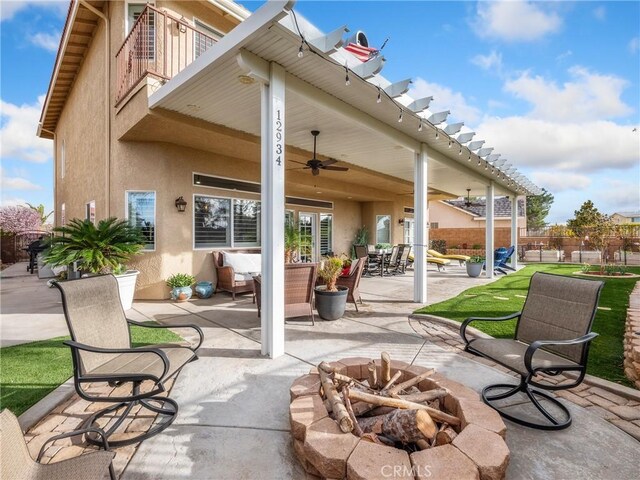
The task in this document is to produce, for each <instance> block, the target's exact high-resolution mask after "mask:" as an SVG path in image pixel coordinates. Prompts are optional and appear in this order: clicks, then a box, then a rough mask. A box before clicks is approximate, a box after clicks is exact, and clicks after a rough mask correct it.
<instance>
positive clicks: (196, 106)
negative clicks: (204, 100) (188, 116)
mask: <svg viewBox="0 0 640 480" xmlns="http://www.w3.org/2000/svg"><path fill="white" fill-rule="evenodd" d="M187 108H191V109H193V110H200V105H196V104H195V103H187Z"/></svg>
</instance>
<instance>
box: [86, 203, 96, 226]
mask: <svg viewBox="0 0 640 480" xmlns="http://www.w3.org/2000/svg"><path fill="white" fill-rule="evenodd" d="M84 218H85V219H86V220H89V221H90V222H91V223H93V224H94V225H95V223H96V202H95V200H92V201H90V202H89V203H87V204H86V206H85V217H84Z"/></svg>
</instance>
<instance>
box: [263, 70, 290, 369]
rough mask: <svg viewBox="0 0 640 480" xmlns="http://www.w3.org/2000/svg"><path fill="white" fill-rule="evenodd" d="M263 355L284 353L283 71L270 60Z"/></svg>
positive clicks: (265, 111) (265, 119) (265, 123)
mask: <svg viewBox="0 0 640 480" xmlns="http://www.w3.org/2000/svg"><path fill="white" fill-rule="evenodd" d="M260 88H261V90H260V91H261V135H260V137H261V157H262V158H261V175H262V177H261V184H262V189H261V193H260V200H261V202H262V221H261V224H260V226H261V238H262V249H261V253H262V289H263V293H262V296H261V297H262V298H261V301H262V305H261V314H260V322H261V332H260V336H261V344H262V354H263V355H267V356H269V357H270V358H275V357H279V356H281V355H284V208H285V206H284V204H285V199H284V171H285V158H284V152H285V138H284V132H285V71H284V68H282V66H280V65H278V64H276V63H271V64H270V69H269V83H268V84H266V83H263V84H261V87H260Z"/></svg>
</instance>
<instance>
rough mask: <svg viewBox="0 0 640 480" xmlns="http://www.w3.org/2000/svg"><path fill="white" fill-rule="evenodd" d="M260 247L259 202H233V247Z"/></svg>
mask: <svg viewBox="0 0 640 480" xmlns="http://www.w3.org/2000/svg"><path fill="white" fill-rule="evenodd" d="M259 245H260V202H257V201H255V200H233V246H234V247H257V246H259Z"/></svg>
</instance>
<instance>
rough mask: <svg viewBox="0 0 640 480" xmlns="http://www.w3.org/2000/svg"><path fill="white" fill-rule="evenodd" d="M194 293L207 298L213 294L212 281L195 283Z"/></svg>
mask: <svg viewBox="0 0 640 480" xmlns="http://www.w3.org/2000/svg"><path fill="white" fill-rule="evenodd" d="M194 290H195V291H196V295H197V296H198V298H209V297H210V296H211V295H213V283H211V282H198V283H196V288H194Z"/></svg>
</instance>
